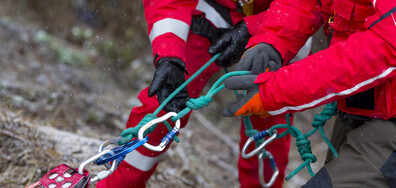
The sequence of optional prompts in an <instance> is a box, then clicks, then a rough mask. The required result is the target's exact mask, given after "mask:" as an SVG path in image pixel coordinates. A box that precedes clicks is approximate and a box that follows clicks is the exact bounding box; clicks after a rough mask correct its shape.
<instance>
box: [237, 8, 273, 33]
mask: <svg viewBox="0 0 396 188" xmlns="http://www.w3.org/2000/svg"><path fill="white" fill-rule="evenodd" d="M266 13H267V11H264V12H261V13H260V14H257V15H252V16H246V17H244V18H243V21H245V23H246V26H247V28H248V31H249V34H250V35H252V36H254V35H257V32H258V30H259V28H260V27H259V26H260V23H261V20H263V19H264V17H265V14H266Z"/></svg>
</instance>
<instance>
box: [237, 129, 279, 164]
mask: <svg viewBox="0 0 396 188" xmlns="http://www.w3.org/2000/svg"><path fill="white" fill-rule="evenodd" d="M268 135H269V132H268V130H264V131H261V132H259V133H257V134H256V135H254V136H252V137H250V138H249V139H248V140H247V141H246V143H245V145H243V148H242V152H241V156H242V157H243V158H244V159H249V158H250V157H253V156H254V155H256V154H257V153H259V152H260V151H261V150H262V149H264V147H265V146H267V145H268V144H269V143H271V142H272V141H274V140H275V138H276V137H277V136H278V132H277V131H276V130H274V132H273V134H272V136H270V137H269V138H268V139H267V140H265V141H264V142H263V143H262V144H261V145H260V146H258V147H256V148H255V149H254V150H253V151H251V152H250V153H246V150H247V148H248V147H249V145H250V144H251V143H252V142H253V141H256V142H257V141H258V140H260V139H263V138H265V137H266V136H268Z"/></svg>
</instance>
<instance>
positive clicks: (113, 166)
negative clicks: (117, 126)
mask: <svg viewBox="0 0 396 188" xmlns="http://www.w3.org/2000/svg"><path fill="white" fill-rule="evenodd" d="M106 154H110V155H114V152H113V151H112V150H110V149H107V150H104V151H102V152H100V153H98V154H96V155H94V156H92V157H91V158H89V159H87V160H85V161H84V162H82V163H81V164H80V166H79V167H78V173H79V174H83V173H84V167H85V166H86V165H87V164H89V163H91V162H94V161H96V160H97V159H99V158H101V157H102V156H104V155H106ZM117 166H118V165H117V160H116V159H115V160H113V163H112V164H111V167H110V169H108V170H104V171H101V172H99V173H98V174H97V175H95V176H94V177H93V178H91V180H90V182H91V183H93V182H96V181H99V180H102V179H104V178H106V177H107V176H109V175H110V174H112V173H113V172H114V171H115V169H116V168H117Z"/></svg>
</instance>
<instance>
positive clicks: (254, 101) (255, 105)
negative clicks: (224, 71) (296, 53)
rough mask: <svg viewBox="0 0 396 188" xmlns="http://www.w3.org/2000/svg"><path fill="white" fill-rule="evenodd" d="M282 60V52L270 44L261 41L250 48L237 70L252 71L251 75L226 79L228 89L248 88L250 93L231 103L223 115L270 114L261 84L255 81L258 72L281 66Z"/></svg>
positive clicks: (274, 69) (276, 68)
mask: <svg viewBox="0 0 396 188" xmlns="http://www.w3.org/2000/svg"><path fill="white" fill-rule="evenodd" d="M282 62H283V60H282V57H281V56H280V54H279V53H278V52H277V51H276V50H275V49H274V48H273V47H272V46H271V45H269V44H266V43H260V44H258V45H256V46H253V47H251V48H250V49H248V50H247V51H246V52H245V54H244V55H243V57H242V59H241V60H240V61H239V62H238V64H237V66H236V68H235V71H251V75H241V76H233V77H230V78H227V79H226V80H225V81H224V85H225V87H226V88H227V89H231V90H247V91H248V93H247V95H246V96H242V95H241V96H238V97H237V101H236V102H231V103H229V104H228V105H227V108H225V109H223V111H222V114H223V116H226V117H232V116H241V115H259V116H262V117H267V116H269V114H268V113H266V111H265V110H264V109H263V106H262V102H261V99H260V96H259V85H258V84H255V83H253V82H254V81H255V80H256V78H257V76H258V74H260V73H263V72H268V71H276V70H278V69H279V68H281V67H282Z"/></svg>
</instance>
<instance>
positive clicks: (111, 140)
mask: <svg viewBox="0 0 396 188" xmlns="http://www.w3.org/2000/svg"><path fill="white" fill-rule="evenodd" d="M122 139H123V137H122V136H119V137H116V138H113V139H109V140H106V141H104V142H103V143H101V144H100V145H99V153H100V152H102V151H103V149H104V148H105V147H107V146H108V145H110V144H117V143H118V142H120V141H121V140H122Z"/></svg>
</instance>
